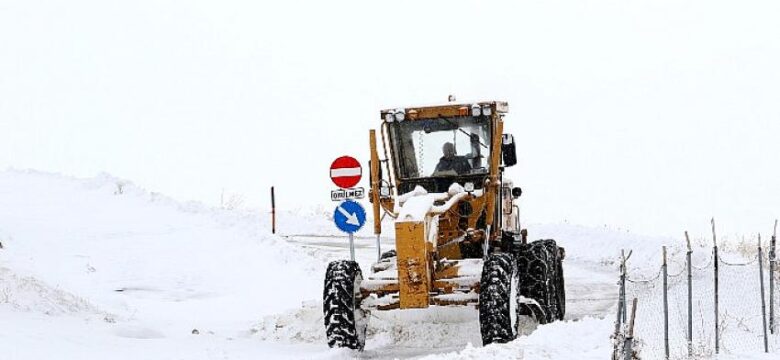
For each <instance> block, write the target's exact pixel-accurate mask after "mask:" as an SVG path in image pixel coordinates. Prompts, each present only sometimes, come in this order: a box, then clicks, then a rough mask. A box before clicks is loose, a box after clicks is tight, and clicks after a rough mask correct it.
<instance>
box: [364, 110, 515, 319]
mask: <svg viewBox="0 0 780 360" xmlns="http://www.w3.org/2000/svg"><path fill="white" fill-rule="evenodd" d="M475 106H476V107H479V108H480V109H481V111H482V114H483V115H480V117H478V118H475V119H476V120H474V121H479V123H478V125H480V126H483V127H484V128H485V129H489V131H486V132H485V134H486V135H485V137H484V139H481V140H479V145H478V147H479V146H481V147H482V148H485V149H487V150H486V153H485V154H484V155H482V156H483V157H484V156H489V161H488V163H487V164H485V166H484V172H481V173H478V174H466V175H462V176H461V175H456V176H451V177H433V178H431V179H433V180H431V179H428V178H425V177H422V178H413V179H410V178H408V177H405V176H403V169H404V167H407V168H408V167H409V166H410V165H409V164H411V163H413V162H412V161H411V160H410V159H408V158H406V157H407V156H409V154H408V152H406V153H404V152H402V151H400V150H399V148H401V147H402V146H404V145H407V146H408V144H411V143H412V142H413V141H415V140H414V139H409V138H400V136H399V135H398V134H400V133H401V131H400V130H398V129H401V128H402V127H403V126H405V125H404V124H406V123H404V122H424V121H439V123H442V124H445V125H447V126H449V125H448V124H449V123H451V124H457V122H456V120H458V119H461V120H459V121H462V119H464V118H466V119H468V118H469V117H470V116H471V115H472V114H473V113H472V109H473V108H474V107H475ZM507 111H508V106H507V104H506V103H505V102H500V101H490V102H477V103H458V104H454V103H449V104H445V105H436V106H420V107H408V108H403V109H389V110H383V111H381V112H380V115H381V117H382V119H383V123H382V128H381V130H380V133H381V137H382V140H383V142H382V148H381V149H382V151H383V154H384V160H380V158H379V147H378V144H377V134H376V132H375V131H374V130H371V131H370V134H369V143H370V144H369V145H370V149H371V164H370V174H371V181H370V183H371V189H370V192H369V199H370V200H371V202H372V205H373V214H374V231H375V233H376V234H377V235H379V234H380V232H381V230H382V227H381V219H382V218H383V217H387V216H389V217H391V218H393V219H395V223H394V231H395V234H394V235H395V245H396V249H395V250H396V253H395V256H387V257H386V258H383V259H380V260H379V261H378V262H377V263H376V264H374V266H372V268H371V272H370V274H369V275H368V278H367V279H365V280H364V281H363V283H362V284H361V293H362V294H363V297H364V300H365V301H364V303H366V304H369V306H370V307H372V308H375V309H379V310H387V309H395V308H401V309H409V308H425V307H428V306H430V305H469V304H476V303H477V301H478V294H479V281H480V278H479V277H480V273H481V267H482V252H483V249H484V248H483V247H484V246H485V245H486V242H491V243H492V244H498V243H499V242H500V241H501V231H502V227H500V226H495V224H496V223H497V222H498V223H510V222H509V221H508V220H504V221H502V219H501V217H502V216H503V217H504V219H509V218H514V217H516V216H517V214H516V213H514V211H515V210H514V209H515V208H516V206H512V204H511V201H512V200H511V199H510V200H509V203H508V204H505V203H500V202H499V201H497V199H504V200H503V201H504V202H506V201H507V200H506V198H504V197H501V194H500V191H502V189H501V184H502V183H501V179H500V175H499V174H500V169H499V166H500V164H501V155H502V154H501V148H502V147H501V144H502V131H503V116H504V114H505V113H506V112H507ZM485 113H487V114H488V115H484V114H485ZM440 119H444V120H443V122H442V121H440ZM447 119H453V120H451V121H450V120H447ZM418 124H423V123H418ZM469 124H471V123H469ZM448 130H449V128H448ZM451 130H452V132H453V133H454V134H458V133H457V132H458V131H460V132H464V133H465V131H464V130H462V129H461V128H458V127H452V129H451ZM426 131H427V128H426ZM453 136H455V135H453ZM472 136H473V135H472ZM483 140H484V141H483ZM419 141H421V140H419ZM472 145H473V142H472ZM461 146H462V145H461ZM479 150H480V149H477V152H479ZM415 156H417V155H415ZM382 165H384V169H385V170H386V171H385V172H384V175H385V176H384V177H383V171H382ZM475 181H476V183H474V182H475ZM434 182H437V184H438V182H441V183H442V184H445V185H446V184H447V182H451V183H452V184H455V185H453V186H450V187H449V188H446V190H445V191H432V190H430V189H428V190H426V189H424V186H428V187H429V188H433V187H434V186H433V185H430V184H433V183H434ZM418 183H419V184H422V185H418ZM469 183H471V184H469ZM466 185H468V186H471V187H475V189H470V190H471V191H465V190H463V189H464V186H466ZM420 188H423V189H420ZM444 189H445V188H441V189H438V190H444ZM414 197H428V199H430V200H428V201H430V202H431V205H430V206H429V209H428V210H427V212H426V213H425V214H424V216H417V217H410V218H408V219H406V218H403V216H404V215H403V212H404V206H407V204H408V203H410V201H411V200H410V199H412V198H414ZM507 206H508V207H507ZM507 208H508V210H507ZM502 209H503V211H502ZM418 215H420V214H418ZM518 226H519V225H518ZM504 228H505V227H504ZM516 230H517V231H518V233H519V229H516Z"/></svg>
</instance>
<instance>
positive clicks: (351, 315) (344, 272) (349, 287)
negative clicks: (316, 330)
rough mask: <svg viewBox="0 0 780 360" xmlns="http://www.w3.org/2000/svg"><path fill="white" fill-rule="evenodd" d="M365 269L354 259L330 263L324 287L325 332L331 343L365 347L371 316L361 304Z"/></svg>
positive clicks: (336, 345) (348, 346) (330, 344)
mask: <svg viewBox="0 0 780 360" xmlns="http://www.w3.org/2000/svg"><path fill="white" fill-rule="evenodd" d="M361 281H363V273H362V272H361V271H360V266H359V265H358V263H356V262H354V261H348V260H339V261H333V262H331V263H330V264H328V270H327V272H326V273H325V289H324V291H323V306H322V307H323V312H324V315H325V334H326V335H327V337H328V346H330V347H345V348H350V349H355V350H363V347H364V346H365V344H366V328H367V325H368V324H367V322H368V319H367V317H366V312H365V311H364V310H363V309H361V308H360V301H361V296H360V282H361Z"/></svg>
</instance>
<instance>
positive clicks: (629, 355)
mask: <svg viewBox="0 0 780 360" xmlns="http://www.w3.org/2000/svg"><path fill="white" fill-rule="evenodd" d="M636 302H637V300H636V298H634V302H633V304H632V306H631V322H629V323H628V334H627V335H626V342H625V347H624V348H623V355H624V356H625V360H632V359H633V357H634V356H633V355H634V350H633V349H632V347H633V343H634V319H635V318H636Z"/></svg>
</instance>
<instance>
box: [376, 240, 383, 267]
mask: <svg viewBox="0 0 780 360" xmlns="http://www.w3.org/2000/svg"><path fill="white" fill-rule="evenodd" d="M381 259H382V245H380V244H379V234H376V262H379V260H381Z"/></svg>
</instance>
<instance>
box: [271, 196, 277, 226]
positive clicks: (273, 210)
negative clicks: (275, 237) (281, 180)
mask: <svg viewBox="0 0 780 360" xmlns="http://www.w3.org/2000/svg"><path fill="white" fill-rule="evenodd" d="M271 234H276V197H275V196H274V187H273V186H271Z"/></svg>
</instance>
